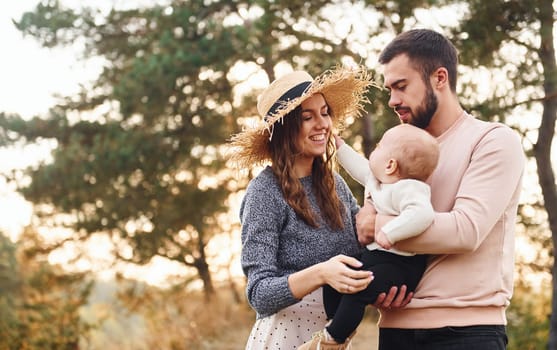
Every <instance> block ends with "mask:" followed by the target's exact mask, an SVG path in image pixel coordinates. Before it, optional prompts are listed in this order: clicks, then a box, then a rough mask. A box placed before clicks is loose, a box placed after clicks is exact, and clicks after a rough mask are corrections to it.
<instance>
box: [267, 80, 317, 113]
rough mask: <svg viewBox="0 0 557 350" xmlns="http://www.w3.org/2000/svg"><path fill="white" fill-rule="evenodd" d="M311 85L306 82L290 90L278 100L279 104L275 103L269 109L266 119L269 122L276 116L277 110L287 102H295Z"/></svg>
mask: <svg viewBox="0 0 557 350" xmlns="http://www.w3.org/2000/svg"><path fill="white" fill-rule="evenodd" d="M310 85H311V81H304V82H302V83H300V84H298V85H296V86H294V87H292V88H290V89H289V90H288V91H286V92H285V93H284V94H283V95H282V96H281V97H279V98H278V100H277V102H275V103H274V104H273V105H272V106H271V108H269V110H268V111H267V114H265V118H264V119H265V120H267V118H268V117H270V116H272V115H273V114H275V113H276V112H277V110H278V109H279V108H280V107H281V106H283V105H284V104H285V102H288V101H290V100H293V99H295V98H297V97H300V96H302V95H303V93H304V92H305V91H306V90H307V88H308V86H310Z"/></svg>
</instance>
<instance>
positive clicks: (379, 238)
mask: <svg viewBox="0 0 557 350" xmlns="http://www.w3.org/2000/svg"><path fill="white" fill-rule="evenodd" d="M375 243H377V244H379V245H380V246H381V248H383V249H391V248H392V247H393V244H392V243H391V241H389V239H388V238H387V235H386V234H385V233H384V232H383V231H379V232H377V234H376V235H375Z"/></svg>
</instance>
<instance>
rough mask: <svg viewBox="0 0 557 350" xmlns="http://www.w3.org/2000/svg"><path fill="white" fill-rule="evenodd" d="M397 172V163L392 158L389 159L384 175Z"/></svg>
mask: <svg viewBox="0 0 557 350" xmlns="http://www.w3.org/2000/svg"><path fill="white" fill-rule="evenodd" d="M397 171H398V161H397V160H396V159H394V158H390V159H389V161H388V162H387V166H386V167H385V174H386V175H393V174H395V173H396V172H397Z"/></svg>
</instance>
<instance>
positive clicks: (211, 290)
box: [195, 259, 215, 301]
mask: <svg viewBox="0 0 557 350" xmlns="http://www.w3.org/2000/svg"><path fill="white" fill-rule="evenodd" d="M195 268H196V269H197V273H198V274H199V278H201V281H202V282H203V293H204V295H205V300H206V301H210V300H211V299H212V298H213V296H214V295H215V287H214V286H213V280H212V278H211V271H209V265H208V264H207V262H206V261H205V260H204V259H198V260H197V261H196V262H195Z"/></svg>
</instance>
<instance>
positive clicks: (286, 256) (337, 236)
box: [231, 67, 373, 350]
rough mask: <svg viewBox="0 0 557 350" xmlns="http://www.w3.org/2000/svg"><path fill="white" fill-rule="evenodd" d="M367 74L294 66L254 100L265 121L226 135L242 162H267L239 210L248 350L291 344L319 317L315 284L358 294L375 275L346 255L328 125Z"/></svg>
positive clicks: (349, 227) (355, 101)
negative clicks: (249, 318)
mask: <svg viewBox="0 0 557 350" xmlns="http://www.w3.org/2000/svg"><path fill="white" fill-rule="evenodd" d="M370 85H372V81H371V79H370V78H369V75H368V74H367V73H366V70H365V69H364V68H359V69H358V70H349V69H346V68H342V67H339V68H336V69H334V70H331V71H328V72H325V73H324V74H322V75H321V76H319V77H318V78H316V79H315V80H313V79H312V77H311V76H310V75H309V74H308V73H306V72H302V71H295V72H292V73H290V74H287V75H285V76H283V77H281V78H279V79H277V80H275V81H274V82H273V83H272V84H270V86H269V87H267V88H266V89H265V90H264V91H263V93H262V94H261V96H260V98H259V102H258V104H257V109H258V112H259V114H260V115H261V116H262V117H263V119H264V120H263V121H262V122H261V124H260V125H259V126H257V127H254V128H252V129H248V130H245V131H243V132H242V133H240V134H237V135H235V136H233V137H232V141H231V146H232V156H231V160H232V161H233V162H234V163H235V164H236V166H237V167H239V168H241V169H246V168H249V167H252V166H254V165H261V164H265V163H267V164H268V163H269V162H270V165H267V167H266V168H264V170H263V171H262V172H261V173H259V175H258V176H257V177H255V178H254V179H253V180H252V181H251V182H250V184H249V185H248V188H247V191H246V195H245V197H244V199H243V201H242V205H241V208H240V220H241V223H242V245H243V247H242V259H241V260H242V268H243V271H244V273H245V274H246V276H247V287H246V290H247V298H248V301H249V303H250V305H251V306H252V308H253V309H254V310H255V311H256V314H257V320H256V322H255V324H254V326H253V329H252V331H251V334H250V336H249V339H248V342H247V346H246V349H275V350H278V349H297V348H298V346H300V345H302V344H303V343H304V342H305V341H307V340H308V339H311V336H312V334H313V333H314V332H316V331H318V330H320V329H322V328H323V327H324V325H325V323H326V321H327V320H326V316H325V313H324V309H323V302H322V292H321V287H322V286H323V285H325V284H328V285H330V286H332V287H333V288H334V289H336V290H337V291H339V292H342V293H356V292H359V291H361V290H363V289H364V288H366V286H367V285H368V284H369V283H370V282H371V280H372V279H373V275H372V274H371V273H370V272H368V271H358V270H357V269H358V268H359V267H360V266H361V263H360V262H359V261H358V260H357V259H355V258H353V257H351V256H355V255H358V254H359V252H360V250H361V247H360V245H359V243H358V241H357V237H356V232H355V224H354V216H355V214H356V212H357V211H358V209H359V208H358V206H357V204H356V201H355V199H354V197H353V195H352V193H351V192H350V189H349V188H348V186H347V185H346V183H345V182H344V180H343V179H342V178H341V177H340V176H339V175H338V174H336V173H334V172H333V155H334V151H335V148H334V139H333V138H332V135H331V133H332V131H333V128H334V127H339V126H341V124H342V122H343V121H344V119H345V118H346V117H347V116H349V115H352V116H357V115H358V114H359V112H360V111H361V109H362V103H363V102H366V101H367V100H366V98H365V93H366V91H367V89H368V88H369V86H370Z"/></svg>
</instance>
